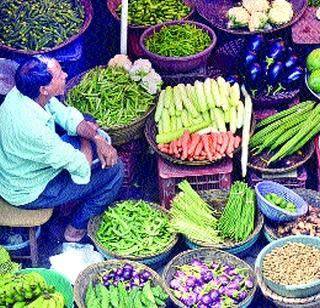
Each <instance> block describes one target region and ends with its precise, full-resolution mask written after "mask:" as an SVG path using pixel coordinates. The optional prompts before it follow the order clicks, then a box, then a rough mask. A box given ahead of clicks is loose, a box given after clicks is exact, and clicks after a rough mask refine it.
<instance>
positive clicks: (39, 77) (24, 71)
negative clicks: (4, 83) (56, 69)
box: [15, 57, 52, 100]
mask: <svg viewBox="0 0 320 308" xmlns="http://www.w3.org/2000/svg"><path fill="white" fill-rule="evenodd" d="M44 59H45V58H43V59H42V58H37V57H33V58H31V59H28V60H26V61H25V62H23V63H22V64H21V65H20V66H19V67H18V69H17V71H16V75H15V80H16V87H17V89H18V90H19V91H20V92H21V93H22V94H23V95H25V96H28V97H29V98H31V99H33V100H35V99H36V98H38V97H39V95H40V87H41V86H47V85H48V84H49V83H50V82H51V80H52V75H51V74H50V73H49V71H48V66H47V61H44Z"/></svg>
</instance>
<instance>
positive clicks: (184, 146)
mask: <svg viewBox="0 0 320 308" xmlns="http://www.w3.org/2000/svg"><path fill="white" fill-rule="evenodd" d="M240 142H241V138H240V137H239V136H236V135H234V134H233V133H232V132H231V131H228V132H217V133H210V134H205V135H200V134H198V133H194V134H190V132H189V131H187V130H186V131H184V133H183V135H182V136H181V137H180V138H179V139H175V140H173V141H171V142H170V143H160V144H158V149H159V150H160V151H161V152H163V153H166V154H169V155H171V156H174V157H175V158H179V159H181V160H189V161H193V160H209V161H215V160H219V159H221V158H222V157H225V156H226V155H227V156H229V157H233V152H234V150H235V149H236V148H238V147H239V145H240Z"/></svg>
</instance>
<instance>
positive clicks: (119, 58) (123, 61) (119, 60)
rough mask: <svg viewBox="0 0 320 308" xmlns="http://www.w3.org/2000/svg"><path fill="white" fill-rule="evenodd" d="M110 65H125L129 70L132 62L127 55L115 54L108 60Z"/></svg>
mask: <svg viewBox="0 0 320 308" xmlns="http://www.w3.org/2000/svg"><path fill="white" fill-rule="evenodd" d="M108 66H110V67H123V68H124V69H125V70H126V71H127V72H129V70H130V69H131V66H132V62H131V61H130V60H129V58H128V56H126V55H115V56H114V57H113V58H112V59H110V61H109V62H108Z"/></svg>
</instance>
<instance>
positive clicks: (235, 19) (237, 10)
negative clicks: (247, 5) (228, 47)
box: [227, 6, 250, 28]
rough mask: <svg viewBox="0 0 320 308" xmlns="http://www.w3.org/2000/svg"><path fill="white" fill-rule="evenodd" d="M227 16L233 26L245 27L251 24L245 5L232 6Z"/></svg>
mask: <svg viewBox="0 0 320 308" xmlns="http://www.w3.org/2000/svg"><path fill="white" fill-rule="evenodd" d="M227 16H228V18H229V21H230V24H231V27H233V28H237V27H245V26H247V25H248V24H249V20H250V15H249V13H248V12H247V11H246V10H245V9H244V8H243V7H240V6H237V7H232V8H231V9H229V10H228V13H227Z"/></svg>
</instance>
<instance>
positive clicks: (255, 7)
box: [242, 0, 270, 14]
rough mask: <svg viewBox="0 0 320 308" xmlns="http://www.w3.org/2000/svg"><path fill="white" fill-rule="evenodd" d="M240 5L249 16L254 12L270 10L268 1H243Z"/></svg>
mask: <svg viewBox="0 0 320 308" xmlns="http://www.w3.org/2000/svg"><path fill="white" fill-rule="evenodd" d="M242 5H243V7H244V8H245V9H246V10H247V11H248V12H249V14H254V13H255V12H267V11H268V10H269V9H270V3H269V1H268V0H243V1H242Z"/></svg>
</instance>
